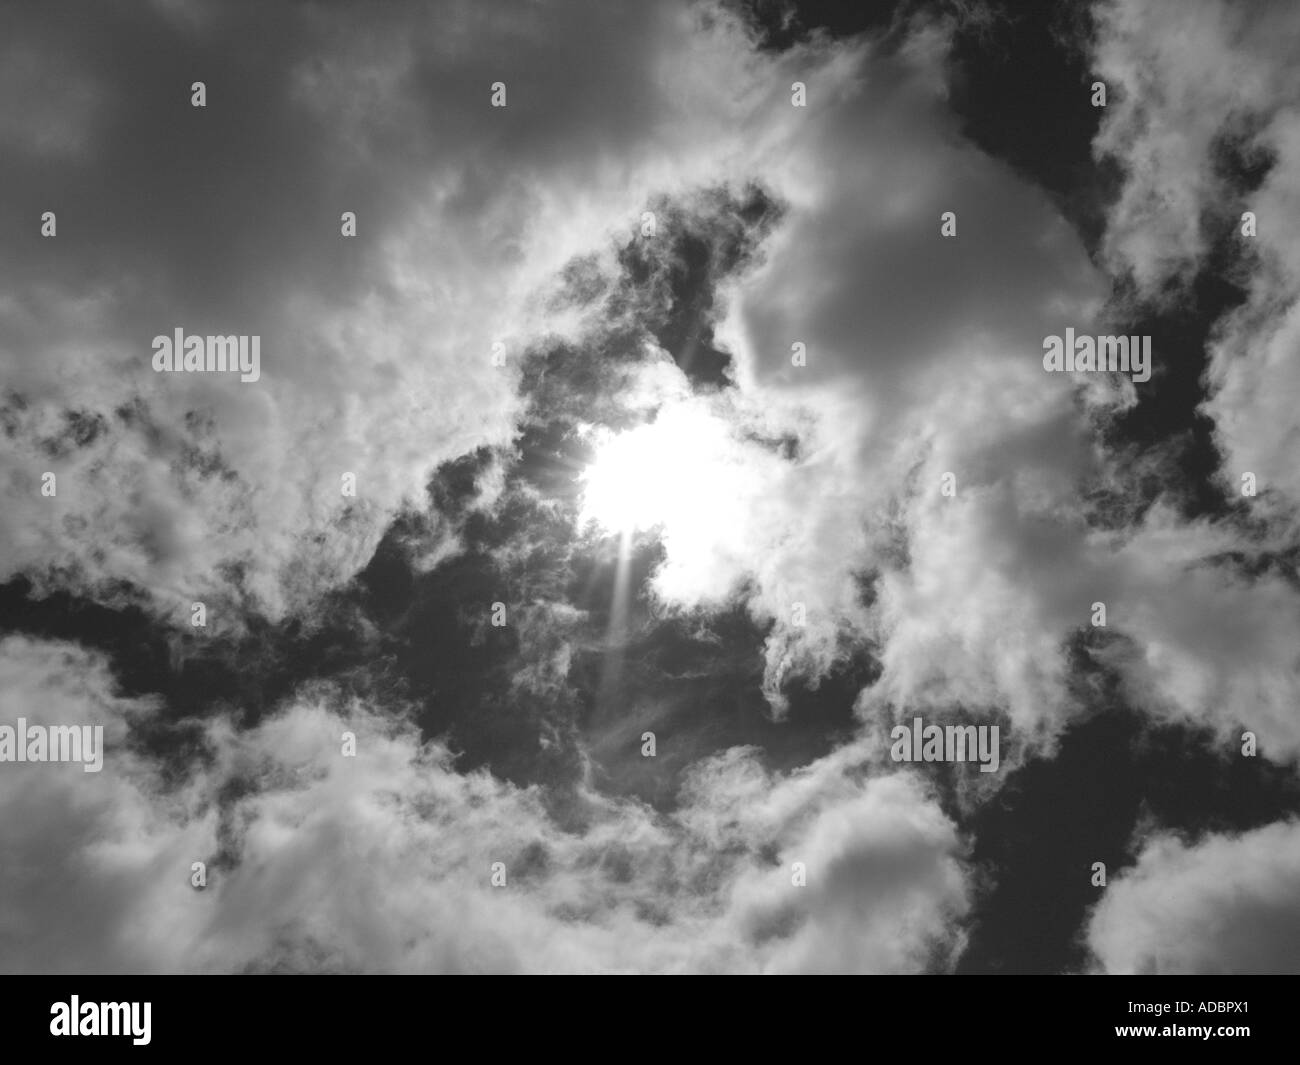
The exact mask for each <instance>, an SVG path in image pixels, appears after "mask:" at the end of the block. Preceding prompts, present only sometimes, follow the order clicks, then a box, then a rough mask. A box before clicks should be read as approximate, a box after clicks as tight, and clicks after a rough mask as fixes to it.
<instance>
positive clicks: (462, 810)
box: [0, 638, 967, 972]
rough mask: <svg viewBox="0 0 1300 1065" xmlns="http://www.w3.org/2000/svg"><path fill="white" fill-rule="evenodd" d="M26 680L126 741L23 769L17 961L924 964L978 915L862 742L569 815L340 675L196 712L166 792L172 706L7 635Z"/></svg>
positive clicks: (402, 967) (383, 965)
mask: <svg viewBox="0 0 1300 1065" xmlns="http://www.w3.org/2000/svg"><path fill="white" fill-rule="evenodd" d="M0 679H3V681H4V685H3V689H2V690H3V692H4V696H3V704H2V705H3V712H2V713H0V716H3V717H4V718H5V719H7V720H8V719H12V718H15V717H17V716H18V715H22V714H25V715H27V716H28V718H29V720H32V721H37V720H40V721H45V722H48V723H60V724H72V723H80V722H86V723H100V724H103V725H104V726H105V728H106V735H107V736H108V738H109V751H108V755H107V757H106V759H105V766H104V769H103V770H102V771H101V773H99V774H86V773H83V772H81V771H80V769H79V767H74V766H66V765H58V764H41V765H36V764H26V765H21V766H18V765H14V764H7V765H6V766H4V767H3V769H2V770H0V809H3V810H4V811H5V816H4V818H3V822H2V823H0V836H2V838H3V843H4V846H5V853H6V855H8V856H9V857H8V859H7V860H6V863H5V869H4V873H3V876H2V877H0V902H2V903H3V912H4V914H5V919H4V925H3V934H2V935H0V965H2V966H3V968H4V969H6V970H7V971H22V972H33V971H50V972H84V971H107V972H135V971H166V972H211V971H217V972H229V971H240V970H245V969H254V970H267V969H290V970H312V971H317V970H347V971H358V970H360V971H383V972H394V971H433V970H436V971H453V972H463V971H533V972H535V971H592V970H609V969H623V970H626V969H629V968H630V969H636V970H638V971H684V970H690V971H700V970H705V971H724V970H727V971H729V970H745V971H756V970H771V971H793V970H807V969H815V970H819V971H820V970H824V969H842V970H851V971H916V970H919V969H922V968H924V967H925V966H926V965H927V964H929V963H930V961H931V958H932V956H934V955H935V954H936V952H937V953H938V954H939V955H940V956H947V954H948V953H951V950H952V948H953V945H954V940H953V933H952V932H951V931H950V928H949V925H950V922H951V920H952V918H953V917H954V916H955V915H960V914H961V913H962V912H964V909H965V907H966V905H967V902H966V887H965V874H964V871H963V866H962V861H961V855H962V846H961V843H960V841H959V839H958V837H957V835H956V831H955V828H954V826H953V825H952V823H951V822H950V821H949V820H948V819H947V818H946V817H945V816H944V815H943V814H942V813H941V812H940V811H939V809H938V807H937V805H936V804H935V803H934V802H933V800H932V799H931V798H930V797H929V796H928V795H927V794H926V792H925V791H924V790H923V788H922V787H921V785H920V784H919V783H918V782H917V781H916V780H915V779H914V778H910V777H903V776H895V777H880V778H864V777H863V776H862V775H861V772H860V770H861V767H862V765H863V755H862V752H858V754H857V755H856V756H853V755H850V754H847V753H844V752H842V753H840V754H839V755H837V756H835V757H833V758H831V759H828V760H825V761H823V762H820V763H817V764H814V765H813V766H810V767H807V768H806V769H804V770H801V771H799V772H798V773H795V774H791V775H788V776H773V775H771V774H769V773H767V772H766V771H765V770H763V769H761V768H760V767H759V765H758V764H757V762H756V760H755V759H754V756H753V752H752V751H746V750H744V749H735V750H733V751H730V752H728V753H727V754H726V755H723V756H721V757H719V758H718V759H716V760H714V761H712V762H709V763H706V764H701V765H700V766H699V767H698V769H697V771H695V772H694V774H693V775H692V778H691V783H690V784H689V786H688V787H687V789H686V794H687V801H686V803H685V804H684V805H683V808H682V810H681V812H680V814H679V815H676V816H674V817H671V818H665V817H660V816H657V815H654V814H652V813H651V812H650V811H649V809H648V808H647V807H645V806H643V805H641V804H639V803H636V802H631V801H624V800H619V801H614V800H609V799H603V798H600V797H598V796H596V795H594V794H591V793H586V792H581V793H579V794H578V795H577V796H576V797H575V798H576V805H574V806H573V807H571V810H572V812H573V813H574V814H575V815H576V816H574V817H572V818H571V819H570V823H568V824H564V823H562V822H561V820H559V819H557V817H556V816H555V815H554V814H553V813H552V812H550V811H551V810H552V809H553V807H552V805H551V803H550V802H549V800H547V799H546V798H545V797H544V795H543V793H542V792H541V791H540V790H539V789H537V788H524V789H520V788H515V787H513V786H511V785H509V784H505V783H502V782H500V781H498V780H495V779H493V778H492V777H491V776H489V775H488V774H486V773H484V772H472V773H463V774H462V773H457V772H455V770H454V767H453V765H452V761H451V758H450V756H449V755H448V754H447V752H446V751H445V750H444V749H443V748H441V747H439V746H438V745H436V744H431V743H426V744H422V743H421V742H420V741H419V739H418V737H417V736H416V734H415V731H414V730H413V728H412V727H411V726H410V725H409V724H406V723H404V722H403V720H402V718H401V716H400V714H395V713H394V710H395V709H396V708H393V707H386V708H382V709H381V708H379V707H367V706H363V705H360V704H358V703H357V702H355V701H348V700H347V699H345V698H344V697H342V696H341V695H340V694H339V693H336V692H332V691H330V690H329V689H326V688H319V689H312V690H305V691H302V692H299V693H298V694H297V695H296V696H294V697H293V698H292V699H290V700H288V701H287V702H286V703H285V704H284V705H282V706H281V707H280V708H279V710H278V712H276V713H274V714H272V715H269V716H268V717H266V718H264V719H263V720H262V722H261V723H260V724H258V725H257V726H256V727H254V728H250V729H245V730H237V729H235V728H234V727H233V724H232V722H231V720H230V719H228V718H224V717H223V718H218V719H213V720H210V721H208V722H206V723H205V724H203V725H202V726H199V725H198V723H191V724H192V725H194V727H197V728H198V729H199V742H198V744H197V746H195V747H193V748H192V749H193V750H194V751H195V755H194V757H193V759H192V761H190V762H189V764H187V765H184V766H183V767H180V771H179V772H175V773H173V774H171V775H169V776H166V777H165V776H164V775H163V773H162V770H161V765H160V764H159V763H157V762H155V761H153V760H152V759H151V758H150V757H149V756H148V755H147V754H145V753H144V752H143V751H142V749H141V748H140V747H139V746H138V744H137V743H135V742H133V740H132V736H133V733H132V731H131V729H132V726H133V725H139V724H141V723H142V722H143V720H144V719H146V718H149V717H151V716H153V715H156V714H158V713H159V711H160V709H161V708H160V707H158V706H156V705H153V704H152V703H148V702H142V701H139V700H130V699H123V698H121V697H117V696H112V695H110V694H107V693H108V692H110V691H111V690H112V679H111V676H110V675H109V674H108V672H107V669H106V664H105V663H104V661H103V660H102V659H100V658H98V657H97V656H95V655H92V654H90V653H88V652H86V651H83V650H80V649H77V648H74V647H72V646H70V645H65V644H52V643H45V642H39V641H33V640H28V639H25V638H9V639H7V640H5V641H4V642H3V643H0ZM345 730H351V731H354V732H355V734H356V737H357V753H356V756H355V757H345V756H343V755H342V753H341V751H342V745H341V742H340V739H341V736H342V734H343V732H344V731H345ZM855 764H856V765H857V766H858V771H853V767H854V765H855ZM741 800H743V802H741ZM195 861H204V862H206V863H207V865H208V883H207V886H206V887H205V888H204V889H203V890H196V889H195V888H193V887H191V886H190V882H189V880H190V875H191V872H190V870H191V863H192V862H195ZM795 861H800V862H803V863H805V866H806V869H807V887H797V886H795V885H794V884H793V883H792V872H791V870H792V863H793V862H795ZM494 862H502V863H504V868H505V870H506V876H507V883H506V886H504V887H501V888H494V887H493V886H492V885H491V874H492V863H494ZM379 900H382V905H380V904H379ZM900 922H903V923H904V926H905V930H904V931H903V932H902V933H901V934H900V931H899V923H900ZM832 942H836V943H838V945H837V946H836V948H835V950H834V951H831V952H829V953H828V951H827V949H826V948H827V947H828V945H829V944H831V943H832Z"/></svg>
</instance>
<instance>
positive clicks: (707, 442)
mask: <svg viewBox="0 0 1300 1065" xmlns="http://www.w3.org/2000/svg"><path fill="white" fill-rule="evenodd" d="M731 447H732V442H731V440H730V438H729V434H728V432H727V429H726V426H725V424H724V423H722V422H721V421H720V420H719V419H717V418H715V417H712V416H711V415H709V414H707V413H705V412H703V411H701V410H699V409H697V408H695V407H692V406H689V405H678V406H673V407H669V408H666V409H665V410H663V411H661V412H660V414H659V417H658V418H657V419H656V420H655V421H654V422H651V423H650V424H648V425H641V426H638V427H637V428H635V429H629V430H627V431H626V432H622V433H605V434H604V435H603V436H602V437H601V438H600V439H599V442H598V444H597V446H596V456H595V458H594V459H593V461H592V463H591V465H590V466H588V467H587V469H586V471H585V472H584V473H583V474H582V483H583V494H582V512H581V515H580V518H581V521H582V522H583V523H584V524H585V523H587V522H588V521H594V522H595V523H596V524H597V525H598V526H600V527H601V528H602V529H604V530H605V531H606V532H611V533H624V534H627V533H631V532H632V531H634V530H637V529H651V528H654V527H656V526H663V527H665V529H666V530H667V531H669V532H673V531H675V532H676V533H678V534H681V533H683V532H685V531H687V530H689V529H691V528H693V527H695V526H697V525H698V523H699V522H700V521H701V520H705V521H707V520H709V518H710V517H712V516H713V512H714V511H715V510H716V509H717V506H718V504H719V503H720V502H721V501H722V499H723V498H725V496H726V495H727V468H726V463H725V457H726V456H727V455H728V454H729V453H730V451H731Z"/></svg>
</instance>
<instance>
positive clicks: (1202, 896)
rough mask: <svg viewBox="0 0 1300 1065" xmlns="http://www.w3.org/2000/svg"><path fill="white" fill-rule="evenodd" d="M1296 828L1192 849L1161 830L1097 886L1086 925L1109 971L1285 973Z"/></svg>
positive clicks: (1290, 968) (1296, 875) (1296, 933)
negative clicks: (1098, 897)
mask: <svg viewBox="0 0 1300 1065" xmlns="http://www.w3.org/2000/svg"><path fill="white" fill-rule="evenodd" d="M1298 891H1300V825H1297V824H1296V823H1295V822H1294V821H1288V822H1282V823H1278V824H1272V825H1266V826H1265V827H1263V828H1257V829H1255V830H1253V831H1251V832H1245V833H1243V834H1241V835H1240V836H1230V835H1219V834H1214V835H1210V836H1207V837H1205V838H1204V839H1201V840H1199V841H1197V842H1195V843H1188V842H1185V841H1183V840H1181V839H1178V838H1177V837H1176V836H1172V835H1167V834H1163V833H1159V834H1156V835H1155V836H1153V837H1152V838H1151V839H1149V840H1147V842H1146V844H1145V845H1144V847H1143V849H1142V853H1141V854H1140V855H1139V856H1138V861H1137V865H1136V866H1135V867H1134V868H1133V869H1131V870H1129V871H1128V872H1126V873H1125V874H1124V875H1123V876H1121V877H1118V878H1116V879H1115V880H1113V881H1112V882H1111V883H1110V884H1109V885H1108V886H1107V888H1106V892H1105V895H1104V896H1103V898H1102V901H1101V902H1099V903H1098V904H1097V906H1096V907H1095V908H1094V910H1093V912H1092V916H1091V919H1090V921H1089V923H1088V926H1087V938H1088V946H1089V947H1090V949H1091V950H1092V952H1093V953H1094V955H1095V956H1096V958H1097V961H1098V963H1099V964H1100V965H1101V966H1102V968H1103V969H1104V970H1105V971H1106V972H1110V973H1178V974H1183V973H1229V974H1240V973H1273V974H1282V973H1294V972H1295V959H1296V956H1297V953H1300V912H1297V910H1296V906H1295V900H1296V895H1297V892H1298Z"/></svg>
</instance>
